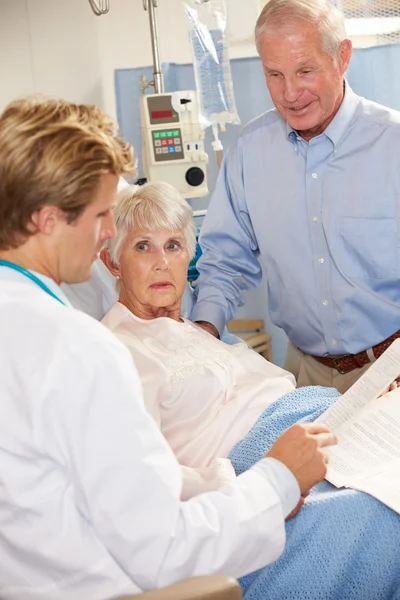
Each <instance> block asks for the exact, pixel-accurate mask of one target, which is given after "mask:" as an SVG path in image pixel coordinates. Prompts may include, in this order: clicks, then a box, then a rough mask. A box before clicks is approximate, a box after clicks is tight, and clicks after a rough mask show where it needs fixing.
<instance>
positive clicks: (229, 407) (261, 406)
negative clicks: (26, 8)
mask: <svg viewBox="0 0 400 600" xmlns="http://www.w3.org/2000/svg"><path fill="white" fill-rule="evenodd" d="M102 322H103V323H104V324H105V325H106V326H107V327H108V328H109V329H110V330H111V331H113V332H114V333H115V334H116V335H117V336H118V337H119V339H120V340H121V341H122V342H123V343H124V344H125V345H126V346H127V347H128V349H129V351H130V353H131V355H132V357H133V359H134V362H135V365H136V367H137V369H138V371H139V375H140V378H141V382H142V385H143V391H144V399H145V404H146V407H147V410H148V411H149V412H150V414H151V415H152V416H153V418H154V419H155V420H156V422H157V423H158V425H159V427H160V428H161V430H162V432H163V434H164V436H165V437H166V439H167V440H168V442H169V444H170V446H171V447H172V449H173V451H174V453H175V455H176V456H177V458H178V460H179V462H180V463H181V464H182V465H187V466H191V467H205V466H208V465H210V463H211V462H212V461H213V459H215V458H218V457H226V456H227V455H228V454H229V451H230V450H231V448H232V447H233V446H234V444H235V443H236V442H237V441H238V440H240V439H241V438H242V437H243V436H245V435H246V433H247V432H248V431H249V429H250V428H251V427H252V425H253V424H254V423H255V421H256V420H257V418H258V417H259V416H260V414H261V413H262V412H263V411H264V410H265V409H266V408H267V407H268V406H269V405H270V404H271V403H272V402H274V401H275V400H277V399H278V398H280V397H281V396H282V395H283V394H285V393H287V392H289V391H291V390H293V389H294V387H295V381H294V378H293V376H292V374H290V373H288V372H287V371H284V370H283V369H281V368H280V367H277V366H276V365H273V364H272V363H269V362H268V361H266V360H265V359H264V358H262V357H261V356H260V355H258V354H257V353H256V352H254V351H253V350H251V349H249V348H248V347H247V346H246V344H244V343H239V344H234V345H227V344H224V343H223V342H221V341H220V340H217V339H216V338H214V337H213V336H211V335H210V334H208V333H206V332H205V331H204V330H202V329H201V328H199V327H197V326H196V325H195V324H194V323H192V322H191V321H188V320H185V319H183V321H182V322H178V321H175V320H173V319H170V318H167V317H161V318H157V319H153V320H144V319H140V318H138V317H136V316H135V315H134V314H132V313H131V312H130V311H129V310H128V309H127V308H126V307H125V306H123V305H122V304H120V303H116V304H115V305H114V306H113V307H112V308H111V309H110V311H109V312H108V313H107V314H106V316H105V317H104V319H103V321H102Z"/></svg>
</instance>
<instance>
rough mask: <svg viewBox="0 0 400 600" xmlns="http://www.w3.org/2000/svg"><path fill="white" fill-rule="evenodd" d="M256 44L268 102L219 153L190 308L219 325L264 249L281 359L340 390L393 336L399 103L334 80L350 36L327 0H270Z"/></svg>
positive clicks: (397, 312)
mask: <svg viewBox="0 0 400 600" xmlns="http://www.w3.org/2000/svg"><path fill="white" fill-rule="evenodd" d="M256 43H257V48H258V51H259V54H260V56H261V60H262V64H263V69H264V73H265V78H266V82H267V86H268V89H269V92H270V94H271V98H272V100H273V102H274V104H275V107H276V108H275V109H273V110H270V111H268V112H267V113H265V114H263V115H261V116H260V117H259V118H257V119H255V120H254V121H252V122H251V123H250V124H249V125H247V126H246V127H245V128H244V129H243V131H242V133H241V134H240V136H239V139H238V140H237V142H236V144H234V146H233V147H232V148H230V150H229V151H228V152H227V154H226V156H225V161H224V163H223V166H222V169H221V173H220V176H219V180H218V184H217V188H216V191H215V194H214V196H213V199H212V201H211V204H210V207H209V210H208V214H207V217H206V219H205V222H204V225H203V229H202V236H201V240H200V241H201V245H202V248H203V256H202V258H201V259H200V261H199V263H198V268H199V271H200V278H199V280H198V284H197V292H198V301H197V305H196V306H195V309H194V312H193V313H192V318H193V320H195V321H198V322H203V323H202V324H203V327H205V328H207V329H208V330H209V331H210V332H213V333H214V335H215V334H217V333H218V331H221V328H222V327H223V325H224V324H225V323H226V322H228V321H229V320H230V319H231V318H232V317H233V315H234V314H235V310H236V307H237V306H238V305H240V304H241V303H242V302H243V299H242V292H243V290H246V289H250V288H254V287H256V286H257V285H258V284H259V282H260V279H261V267H260V264H259V261H258V258H259V257H260V259H261V261H262V263H263V265H264V267H265V272H266V277H267V282H268V296H269V311H270V315H271V319H272V321H273V322H274V323H275V324H276V325H278V326H279V327H281V328H283V330H284V331H285V332H286V334H287V336H288V338H289V348H288V354H287V360H286V364H285V367H286V368H287V369H288V370H291V371H292V372H293V373H294V375H295V376H296V377H297V382H298V385H300V386H301V385H309V384H320V385H327V386H334V387H336V388H338V389H339V390H340V391H345V390H346V389H347V388H348V387H349V386H350V385H351V384H352V383H353V382H354V381H355V380H356V379H357V378H358V377H359V376H360V375H361V374H362V373H363V372H364V371H365V370H366V369H367V368H368V367H369V365H370V364H371V362H373V361H374V360H375V359H376V358H377V357H379V356H380V354H382V352H383V351H384V350H385V349H386V348H387V347H388V346H389V345H390V343H391V342H392V341H393V340H394V339H395V338H396V337H399V336H400V331H399V329H400V287H399V249H398V246H399V239H398V225H397V223H398V220H399V217H400V213H399V204H398V201H399V198H400V163H399V144H400V114H399V113H398V112H396V111H393V110H390V109H388V108H385V107H384V106H379V105H377V104H375V103H373V102H370V101H368V100H365V99H364V98H361V97H358V96H356V95H355V94H354V92H353V91H352V90H351V89H350V87H349V85H348V84H347V83H346V82H345V81H344V74H345V71H346V69H347V67H348V65H349V61H350V57H351V42H350V41H349V40H348V39H346V35H345V29H344V20H343V16H342V15H341V14H340V13H339V11H338V10H337V9H336V8H335V7H334V6H333V4H331V3H330V1H329V0H270V2H268V3H267V4H266V6H265V7H264V9H263V11H262V13H261V15H260V17H259V19H258V22H257V25H256Z"/></svg>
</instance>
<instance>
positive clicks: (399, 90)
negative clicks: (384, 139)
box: [115, 44, 400, 365]
mask: <svg viewBox="0 0 400 600" xmlns="http://www.w3.org/2000/svg"><path fill="white" fill-rule="evenodd" d="M231 68H232V79H233V86H234V92H235V98H236V105H237V109H238V113H239V116H240V119H241V122H242V123H243V124H245V123H247V122H248V121H250V120H251V119H253V118H254V117H256V116H257V115H259V114H260V113H262V112H264V111H266V110H268V109H269V108H272V106H273V105H272V101H271V98H270V96H269V93H268V90H267V87H266V85H265V81H264V75H263V72H262V68H261V62H260V60H259V58H258V57H255V58H241V59H235V60H232V61H231ZM163 72H164V79H165V90H166V91H167V92H168V91H175V90H191V89H195V84H194V75H193V67H192V65H177V64H175V63H169V64H164V65H163ZM141 75H145V76H146V77H147V79H149V80H151V79H152V76H153V68H152V67H143V68H137V69H119V70H116V72H115V90H116V100H117V115H118V122H119V124H120V127H121V130H122V133H123V135H124V136H125V138H126V139H127V140H128V141H129V142H130V143H131V144H132V145H133V146H134V148H135V151H136V154H137V156H138V159H139V173H141V162H140V154H141V144H142V141H141V132H140V114H139V96H140V94H141V92H140V84H139V78H140V76H141ZM346 77H347V79H348V81H349V83H350V85H351V87H352V88H353V90H354V91H355V92H356V93H357V94H359V95H360V96H365V97H366V98H368V99H370V100H374V101H375V102H379V103H381V104H385V105H386V106H390V107H391V108H395V109H398V110H400V44H391V45H387V46H376V47H372V48H365V49H364V48H363V49H355V50H354V52H353V57H352V61H351V64H350V67H349V70H348V72H347V75H346ZM238 131H239V127H238V126H234V125H228V126H227V132H226V133H224V134H222V135H221V141H222V143H223V145H224V147H225V148H227V147H228V146H229V144H230V143H231V142H232V141H233V140H234V138H235V137H236V135H237V132H238ZM206 151H207V153H208V155H209V157H210V164H209V167H208V180H209V188H210V190H211V191H212V190H213V189H214V185H215V180H216V177H217V168H216V165H215V160H214V159H213V151H212V148H211V132H210V131H209V129H208V130H207V132H206ZM191 204H192V206H193V208H194V209H198V208H205V207H206V206H207V205H208V198H207V197H206V198H202V199H200V200H192V201H191ZM245 314H246V315H247V316H249V317H255V316H257V317H258V318H264V320H265V323H266V328H267V330H268V331H269V332H270V333H271V336H272V344H273V353H274V362H275V363H277V364H279V365H282V364H283V361H284V357H285V353H286V337H285V335H284V334H283V332H282V331H281V330H279V329H278V328H277V327H275V326H274V325H273V324H272V323H271V322H270V320H269V316H268V311H267V307H266V301H265V290H263V291H261V292H258V293H257V294H251V295H250V296H249V298H248V300H247V302H246V308H245Z"/></svg>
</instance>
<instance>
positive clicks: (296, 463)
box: [265, 423, 337, 508]
mask: <svg viewBox="0 0 400 600" xmlns="http://www.w3.org/2000/svg"><path fill="white" fill-rule="evenodd" d="M334 444H337V439H336V436H335V435H334V434H333V433H332V432H331V430H330V429H329V427H327V426H326V425H321V424H320V423H305V424H303V425H300V424H297V425H293V427H290V429H288V430H287V431H285V433H284V434H283V435H281V437H280V438H278V439H277V441H276V442H275V444H274V445H273V446H272V448H271V450H270V451H269V452H268V453H267V454H266V455H265V457H266V458H276V459H277V460H280V461H281V462H282V463H283V464H284V465H286V466H287V467H288V469H290V470H291V471H292V473H293V475H294V476H295V477H296V479H297V481H298V483H299V486H300V494H301V495H302V496H303V497H304V496H306V495H307V493H308V492H309V490H310V489H311V488H312V487H313V486H314V485H315V484H316V483H319V482H320V481H322V480H323V479H324V477H325V475H326V471H327V468H326V462H327V457H326V455H325V454H324V453H323V452H322V450H321V448H324V447H325V446H332V445H334ZM300 508H301V507H300Z"/></svg>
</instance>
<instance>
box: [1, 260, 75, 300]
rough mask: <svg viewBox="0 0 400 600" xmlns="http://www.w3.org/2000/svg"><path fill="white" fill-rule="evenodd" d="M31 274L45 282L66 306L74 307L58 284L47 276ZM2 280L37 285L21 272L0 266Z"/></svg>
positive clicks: (34, 272)
mask: <svg viewBox="0 0 400 600" xmlns="http://www.w3.org/2000/svg"><path fill="white" fill-rule="evenodd" d="M31 273H33V275H35V276H36V277H37V278H38V279H40V280H41V281H43V283H44V284H46V285H47V287H48V288H49V289H50V290H51V291H52V292H53V294H55V295H56V296H57V297H58V298H59V299H60V300H62V301H63V302H64V304H66V305H67V306H70V307H72V304H71V302H70V301H69V300H68V298H67V296H66V295H65V294H64V292H63V291H62V289H61V288H60V286H58V285H57V284H56V282H55V281H53V279H50V277H46V275H42V273H37V272H36V271H31ZM0 280H6V281H24V282H25V283H30V284H31V285H36V284H35V282H34V281H31V280H30V279H28V278H27V277H25V276H24V275H23V274H22V273H20V272H19V271H14V270H13V269H9V268H8V267H2V266H0ZM43 293H45V292H43Z"/></svg>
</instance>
